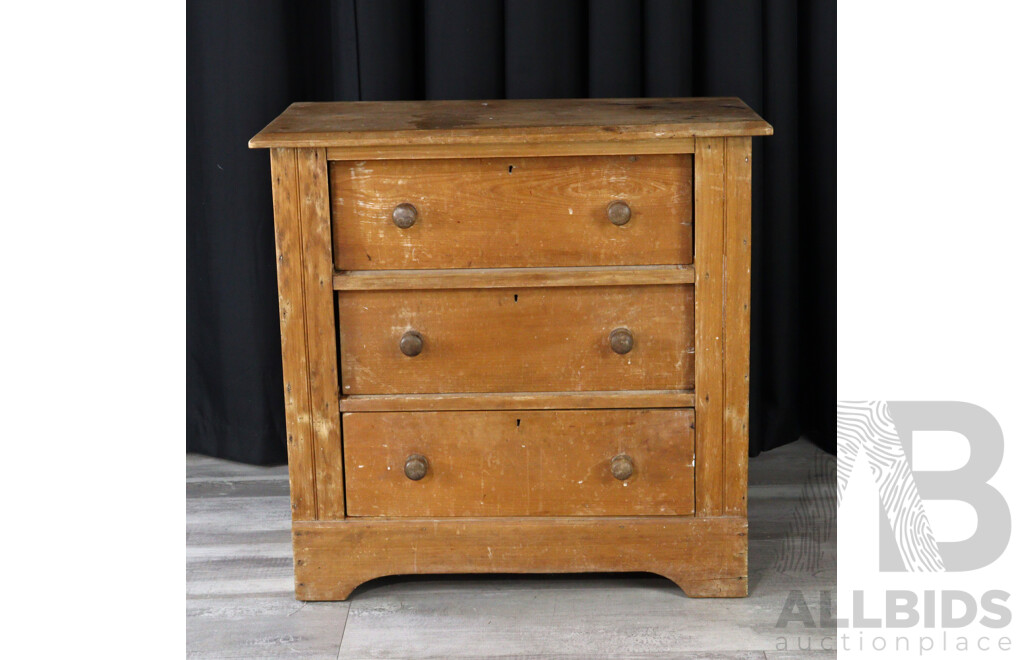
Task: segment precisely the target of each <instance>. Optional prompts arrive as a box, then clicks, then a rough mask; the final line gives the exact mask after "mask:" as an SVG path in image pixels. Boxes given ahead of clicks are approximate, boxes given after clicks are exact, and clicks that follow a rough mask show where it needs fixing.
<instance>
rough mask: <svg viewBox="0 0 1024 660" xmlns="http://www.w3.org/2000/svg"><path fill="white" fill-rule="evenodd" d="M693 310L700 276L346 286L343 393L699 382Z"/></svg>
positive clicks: (657, 386)
mask: <svg viewBox="0 0 1024 660" xmlns="http://www.w3.org/2000/svg"><path fill="white" fill-rule="evenodd" d="M693 312H694V307H693V285H690V284H681V285H654V286H600V287H565V288H521V289H456V290H429V291H344V292H339V293H338V332H339V340H340V344H339V345H340V347H341V391H342V393H344V394H433V393H452V392H565V391H588V390H592V391H607V390H689V389H693V378H694V374H693V368H694V367H693V351H694V339H693ZM613 335H614V338H613ZM630 340H631V342H632V347H631V348H629V350H628V352H624V353H619V352H616V350H615V349H616V348H618V349H619V350H620V351H621V350H623V349H625V348H628V347H629V342H630ZM403 347H404V350H406V351H408V352H415V350H416V349H417V348H419V349H420V350H419V353H418V354H416V355H413V356H410V355H407V354H406V353H405V352H403Z"/></svg>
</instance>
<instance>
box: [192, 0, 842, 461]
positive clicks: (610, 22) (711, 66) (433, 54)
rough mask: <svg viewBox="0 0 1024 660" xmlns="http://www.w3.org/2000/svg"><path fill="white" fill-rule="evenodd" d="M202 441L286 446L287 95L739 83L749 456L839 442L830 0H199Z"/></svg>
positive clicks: (195, 288)
mask: <svg viewBox="0 0 1024 660" xmlns="http://www.w3.org/2000/svg"><path fill="white" fill-rule="evenodd" d="M187 23H188V34H187V48H186V50H187V122H188V127H187V145H186V149H187V167H188V177H187V185H188V190H187V197H188V200H187V209H188V211H187V214H188V215H187V219H186V222H187V235H188V252H187V277H188V281H187V297H188V300H187V388H188V391H187V401H188V413H187V424H188V429H187V446H188V449H189V450H190V451H199V452H203V453H207V454H212V455H216V456H221V457H225V458H231V459H236V460H242V461H247V462H254V463H271V462H278V461H282V460H284V458H285V449H284V414H283V396H282V392H281V388H282V385H281V366H280V347H279V343H278V342H279V328H278V321H277V309H276V306H277V295H276V280H275V270H274V268H275V266H274V238H273V217H272V209H271V198H270V172H269V165H268V157H267V154H266V152H265V151H249V150H248V149H247V148H246V141H247V140H248V138H249V137H251V136H252V135H253V134H255V133H256V132H257V131H258V130H259V129H260V128H262V127H263V126H264V125H265V124H266V123H267V122H269V121H270V120H271V119H273V118H274V117H275V116H276V115H277V114H278V113H279V112H281V111H282V110H284V108H285V107H286V106H287V105H288V104H289V103H290V102H292V101H327V100H390V99H421V98H428V99H454V98H467V99H477V98H479V99H490V98H552V97H588V96H589V97H638V96H738V97H740V98H742V99H743V100H744V101H746V102H747V103H748V104H749V105H750V106H751V107H752V108H754V109H755V110H756V111H758V112H759V113H760V114H761V115H762V116H764V117H765V118H766V119H767V120H768V121H769V122H771V123H772V124H773V125H774V126H775V135H774V136H773V137H770V138H764V139H755V141H754V158H755V161H754V162H755V170H754V194H753V204H754V209H753V213H754V254H753V279H754V288H753V303H752V304H753V306H752V315H753V319H752V332H753V337H752V347H751V354H752V358H751V361H752V364H751V453H753V454H756V453H757V452H759V451H761V450H764V449H770V448H772V447H776V446H779V445H781V444H785V443H787V442H790V441H793V440H795V439H797V438H798V437H800V436H801V435H806V436H809V437H810V438H811V439H813V440H814V441H815V442H817V443H818V444H820V445H821V446H823V447H825V448H827V449H830V450H831V451H833V452H834V451H835V422H834V419H835V418H834V416H833V410H834V408H833V402H834V401H835V330H836V326H835V322H836V320H835V313H836V307H835V289H836V281H835V239H836V233H835V232H836V225H835V220H836V133H835V130H836V124H835V122H836V82H835V73H836V6H835V3H834V2H800V3H798V2H796V1H795V0H790V1H786V0H773V1H772V2H766V1H760V2H758V1H756V0H746V1H741V0H730V1H729V2H714V1H710V0H709V1H705V2H688V1H678V0H646V1H635V2H630V1H627V0H589V1H586V0H507V1H505V2H502V1H501V0H492V1H485V0H337V1H335V2H329V3H328V2H322V3H305V2H289V1H287V0H278V1H274V2H271V1H265V0H242V1H238V2H190V3H189V5H188V16H187Z"/></svg>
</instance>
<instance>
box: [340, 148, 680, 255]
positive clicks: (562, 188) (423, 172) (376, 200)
mask: <svg viewBox="0 0 1024 660" xmlns="http://www.w3.org/2000/svg"><path fill="white" fill-rule="evenodd" d="M330 171H331V204H332V213H333V217H334V263H335V266H336V267H337V268H338V269H339V270H379V269H420V268H508V267H531V268H538V267H547V266H614V265H647V264H688V263H690V262H691V261H692V256H693V246H692V236H691V233H692V232H691V224H690V223H691V217H692V209H691V197H692V193H691V182H692V173H691V171H692V157H691V156H689V155H661V156H584V157H561V158H491V159H460V160H418V161H417V160H411V161H405V160H389V161H338V162H331V167H330ZM616 200H621V201H625V202H628V203H629V205H630V209H631V211H632V217H631V219H630V220H629V222H627V223H626V224H625V225H621V226H617V225H614V224H612V223H611V222H610V221H609V220H608V217H607V207H608V204H609V203H610V202H613V201H616ZM401 203H410V204H413V205H414V206H415V207H416V210H417V212H418V217H417V219H416V222H415V224H413V226H411V227H409V228H407V229H401V228H399V227H396V226H395V224H394V222H393V221H392V218H391V213H392V211H393V210H394V208H395V207H396V206H397V205H398V204H401Z"/></svg>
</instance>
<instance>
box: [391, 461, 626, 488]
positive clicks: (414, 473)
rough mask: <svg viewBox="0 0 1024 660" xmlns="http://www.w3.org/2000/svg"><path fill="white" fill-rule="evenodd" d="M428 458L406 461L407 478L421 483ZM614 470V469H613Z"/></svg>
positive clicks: (425, 474) (425, 472) (425, 473)
mask: <svg viewBox="0 0 1024 660" xmlns="http://www.w3.org/2000/svg"><path fill="white" fill-rule="evenodd" d="M427 466H428V463H427V457H426V456H423V455H422V454H412V455H410V456H409V458H407V459H405V476H407V477H409V478H410V479H412V480H413V481H419V480H420V479H422V478H423V477H425V476H427ZM613 469H614V468H613Z"/></svg>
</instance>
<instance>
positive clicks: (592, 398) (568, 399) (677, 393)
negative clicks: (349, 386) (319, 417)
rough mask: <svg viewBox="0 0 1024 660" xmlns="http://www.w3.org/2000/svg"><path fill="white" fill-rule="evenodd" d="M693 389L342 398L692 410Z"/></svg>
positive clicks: (365, 407) (428, 406)
mask: <svg viewBox="0 0 1024 660" xmlns="http://www.w3.org/2000/svg"><path fill="white" fill-rule="evenodd" d="M693 402H694V396H693V391H692V390H626V391H620V392H509V393H497V392H483V393H477V394H369V395H358V394H357V395H350V396H343V397H341V404H340V405H341V411H342V412H396V411H414V410H545V409H546V410H571V409H583V408H692V407H693Z"/></svg>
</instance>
